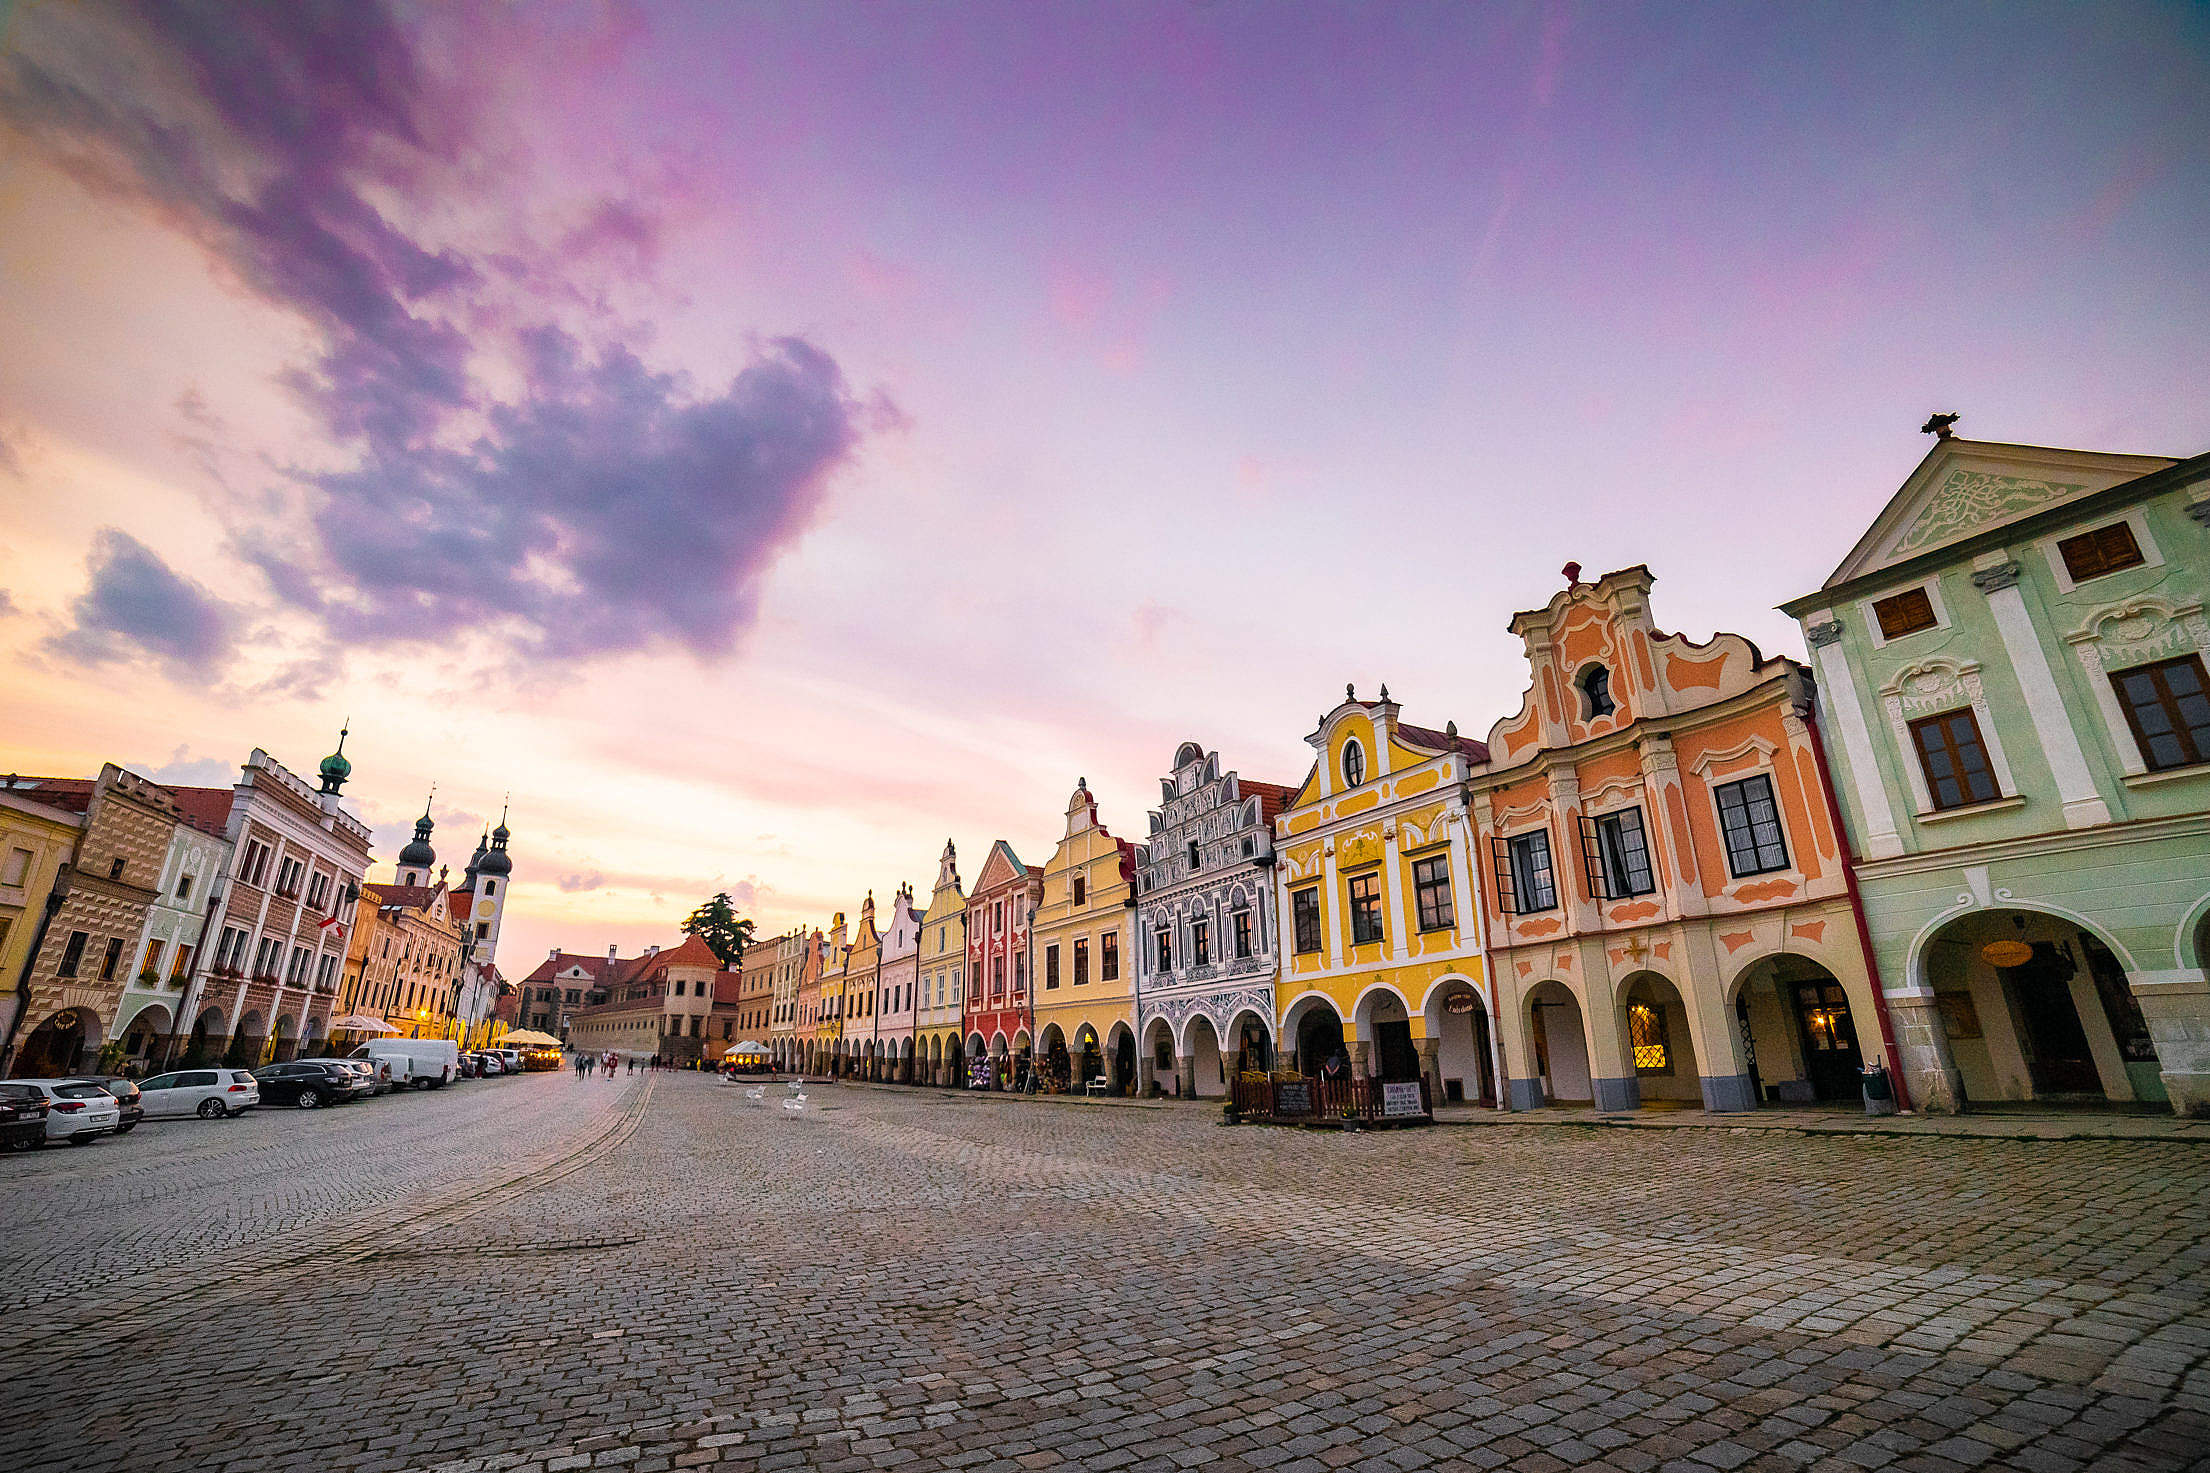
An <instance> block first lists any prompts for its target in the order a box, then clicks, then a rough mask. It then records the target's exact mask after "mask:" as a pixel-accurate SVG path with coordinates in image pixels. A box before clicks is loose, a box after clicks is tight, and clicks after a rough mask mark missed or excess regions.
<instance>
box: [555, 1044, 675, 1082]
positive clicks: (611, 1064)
mask: <svg viewBox="0 0 2210 1473" xmlns="http://www.w3.org/2000/svg"><path fill="white" fill-rule="evenodd" d="M628 1063H629V1072H630V1073H632V1074H634V1073H636V1072H637V1070H638V1068H639V1067H640V1066H642V1067H644V1068H646V1069H673V1068H674V1067H676V1065H675V1061H674V1060H673V1059H666V1058H662V1057H661V1056H660V1055H658V1054H654V1055H653V1056H652V1057H651V1058H649V1059H639V1058H638V1057H637V1056H636V1055H634V1054H632V1055H630V1056H629V1060H628ZM621 1065H622V1056H621V1055H620V1054H618V1053H616V1052H615V1051H614V1050H613V1049H608V1050H607V1051H606V1052H605V1053H603V1054H588V1053H579V1054H577V1055H576V1056H575V1071H576V1078H578V1079H589V1078H590V1077H591V1075H592V1074H593V1073H594V1072H596V1073H602V1074H603V1075H604V1076H605V1077H606V1078H608V1079H612V1078H613V1077H614V1071H615V1070H616V1069H619V1068H620V1067H621ZM692 1067H693V1068H696V1067H697V1066H696V1065H695V1064H694V1065H692Z"/></svg>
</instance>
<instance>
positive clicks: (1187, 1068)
mask: <svg viewBox="0 0 2210 1473" xmlns="http://www.w3.org/2000/svg"><path fill="white" fill-rule="evenodd" d="M1179 1064H1180V1067H1179V1068H1178V1069H1177V1070H1176V1074H1175V1078H1176V1081H1177V1083H1178V1084H1179V1085H1180V1088H1181V1091H1182V1098H1183V1099H1185V1100H1194V1099H1196V1098H1197V1056H1196V1055H1195V1054H1183V1055H1182V1056H1181V1058H1180V1060H1179Z"/></svg>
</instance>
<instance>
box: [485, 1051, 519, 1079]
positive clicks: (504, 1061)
mask: <svg viewBox="0 0 2210 1473" xmlns="http://www.w3.org/2000/svg"><path fill="white" fill-rule="evenodd" d="M484 1052H486V1053H488V1054H490V1055H491V1056H492V1057H493V1058H495V1059H497V1060H498V1061H499V1065H500V1067H501V1068H503V1069H504V1070H506V1072H507V1073H509V1074H519V1073H521V1072H522V1051H521V1050H520V1049H518V1048H495V1049H486V1050H485V1051H484Z"/></svg>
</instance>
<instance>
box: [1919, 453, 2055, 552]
mask: <svg viewBox="0 0 2210 1473" xmlns="http://www.w3.org/2000/svg"><path fill="white" fill-rule="evenodd" d="M2086 489H2087V488H2086V485H2085V483H2084V482H2064V481H2043V480H2037V479H2034V478H2032V477H2029V476H1999V475H1995V474H1993V473H1991V472H1988V471H1968V470H1965V469H1962V468H1961V467H1960V468H1958V469H1956V470H1952V471H1951V472H1950V473H1949V476H1948V479H1946V480H1944V481H1943V482H1942V483H1941V489H1940V490H1938V491H1936V492H1935V493H1934V494H1933V495H1932V496H1931V497H1929V498H1928V499H1927V502H1926V509H1925V510H1924V511H1922V512H1920V513H1919V514H1918V519H1917V520H1916V521H1914V522H1912V523H1911V525H1910V527H1909V528H1908V529H1906V530H1905V532H1904V533H1903V535H1902V536H1901V537H1899V538H1897V539H1896V543H1895V546H1894V548H1893V549H1891V552H1892V553H1893V554H1894V555H1896V556H1901V555H1902V554H1905V553H1910V552H1916V551H1917V550H1918V549H1920V548H1922V547H1933V546H1936V545H1938V544H1940V543H1943V542H1947V541H1949V540H1950V539H1951V538H1953V537H1957V536H1960V535H1962V534H1963V533H1966V532H1969V531H1972V530H1973V529H1975V528H1978V527H1984V526H1988V525H1990V524H1992V523H1996V522H2001V521H2005V520H2007V519H2009V518H2010V517H2013V516H2015V515H2017V514H2018V513H2020V512H2024V511H2030V510H2032V509H2033V508H2035V507H2038V506H2047V505H2048V504H2049V503H2050V502H2052V501H2061V500H2063V499H2064V498H2065V497H2067V496H2071V495H2073V494H2074V493H2076V492H2079V491H2084V490H2086Z"/></svg>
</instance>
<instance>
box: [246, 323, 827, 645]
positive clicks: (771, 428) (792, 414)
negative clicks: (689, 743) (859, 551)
mask: <svg viewBox="0 0 2210 1473" xmlns="http://www.w3.org/2000/svg"><path fill="white" fill-rule="evenodd" d="M526 346H527V349H528V351H529V354H530V370H529V394H528V396H527V397H526V398H525V399H523V400H522V401H521V402H519V403H516V404H512V405H501V406H499V407H497V408H496V409H494V410H493V411H492V412H491V414H490V416H489V426H490V427H489V429H488V430H487V431H486V433H485V434H484V435H482V436H481V437H480V438H478V439H477V440H476V441H475V442H474V443H473V444H472V445H470V446H468V447H466V448H465V449H460V450H444V449H440V448H436V447H425V448H420V449H407V450H401V451H395V452H391V453H381V452H377V453H371V455H370V456H369V457H368V459H367V460H365V461H364V462H363V463H362V464H361V465H359V466H357V467H355V468H352V469H349V470H345V471H340V472H336V473H331V474H324V475H319V476H316V477H314V478H313V483H314V484H315V486H316V487H317V488H318V489H319V492H320V495H319V496H318V498H317V505H316V508H315V510H314V512H313V516H312V524H311V525H312V533H313V535H312V536H311V537H310V538H308V539H305V540H303V541H294V542H292V543H290V544H289V545H286V544H283V543H278V542H274V541H270V540H265V539H254V540H251V541H249V543H248V547H247V551H248V556H249V557H251V558H252V559H253V561H255V562H256V563H258V564H259V565H260V566H261V567H262V568H263V569H264V570H265V571H266V572H267V573H268V575H269V578H270V581H271V582H272V584H273V585H274V586H275V588H276V590H277V592H278V594H279V595H280V596H281V597H283V598H285V599H286V600H287V601H289V602H292V603H295V604H298V605H300V606H302V607H305V608H309V609H311V610H313V611H314V612H316V613H317V614H319V615H320V616H321V617H322V618H323V619H324V621H325V622H326V624H327V625H328V627H329V628H330V629H331V630H332V632H333V633H335V634H337V635H338V636H340V637H342V638H348V639H364V640H378V639H399V638H411V637H417V636H420V637H429V636H434V635H438V634H441V633H444V632H446V631H449V630H451V629H453V628H477V629H484V628H505V629H508V630H510V631H512V634H513V637H514V638H515V640H516V642H517V643H518V644H519V645H521V646H523V647H526V648H528V649H529V650H530V651H531V652H533V653H546V654H552V655H594V654H602V653H607V652H610V651H618V650H625V649H634V648H638V647H642V646H645V645H650V644H654V643H658V642H662V641H672V642H675V643H677V644H680V645H682V646H684V647H686V648H688V649H690V650H692V651H694V652H696V653H698V654H700V655H715V654H720V653H723V652H725V651H726V650H728V649H729V647H730V646H731V645H732V643H733V642H734V640H735V638H736V636H737V635H738V634H739V633H740V632H741V631H742V630H743V629H745V628H747V627H749V626H750V624H751V622H752V620H753V617H754V613H755V610H756V607H757V601H758V595H759V589H760V583H761V580H762V578H763V576H764V575H765V574H766V572H767V571H768V569H769V567H770V566H771V565H772V563H773V561H774V558H775V557H776V555H777V554H778V553H779V552H780V551H781V549H782V548H784V547H786V546H788V545H789V544H790V543H792V542H793V541H795V540H796V539H797V538H798V536H799V535H800V534H802V533H803V532H804V530H805V529H806V527H807V526H808V525H809V524H810V523H811V521H812V518H813V516H814V513H815V511H816V510H817V508H818V507H819V505H820V504H821V501H822V499H823V496H824V494H825V490H826V484H827V479H828V476H829V473H830V472H831V471H832V470H834V469H835V468H836V467H837V466H839V465H840V464H842V463H843V461H844V460H845V458H846V457H847V456H848V455H850V454H851V452H852V450H853V448H854V446H855V444H856V443H857V440H858V438H859V435H860V427H859V419H860V415H861V413H862V411H861V409H860V407H859V406H858V405H857V404H855V402H854V401H853V400H852V398H851V396H850V395H849V394H847V393H846V391H845V388H844V383H843V378H842V375H841V374H840V373H839V372H838V369H837V366H836V363H835V362H834V360H832V359H831V358H830V357H829V356H828V355H827V354H825V353H823V352H821V351H820V350H819V349H818V348H815V347H813V346H812V345H811V344H809V343H806V342H804V341H802V340H800V339H795V338H782V339H778V340H776V341H774V342H772V343H769V344H767V345H765V346H764V347H763V348H762V349H761V350H760V351H759V352H758V353H757V355H756V356H755V357H754V358H753V360H752V361H751V362H750V363H749V364H747V365H746V366H745V368H744V369H743V370H742V371H741V372H739V373H738V374H737V376H736V378H735V379H734V380H733V381H732V382H731V383H730V384H729V386H728V387H727V388H726V389H724V390H723V391H722V392H720V393H719V394H715V395H712V396H709V397H704V398H697V397H692V396H691V395H689V394H688V393H687V388H688V386H687V384H686V383H685V381H684V380H683V379H682V378H681V377H680V376H678V375H672V374H663V373H655V372H653V371H652V370H650V369H648V368H646V366H645V365H644V364H643V363H642V362H640V361H639V360H638V359H637V358H636V357H635V355H633V354H631V353H629V352H628V351H627V350H625V349H619V348H616V349H609V350H607V351H606V352H604V353H602V354H600V355H598V356H596V357H595V358H594V357H588V356H587V355H586V354H585V353H584V351H583V349H582V347H581V345H580V344H579V343H578V342H577V341H576V340H575V339H573V338H572V337H570V336H569V335H568V334H566V333H564V332H562V331H560V330H559V329H557V328H549V327H547V328H538V329H533V330H532V331H531V332H530V333H529V334H528V336H527V340H526Z"/></svg>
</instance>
